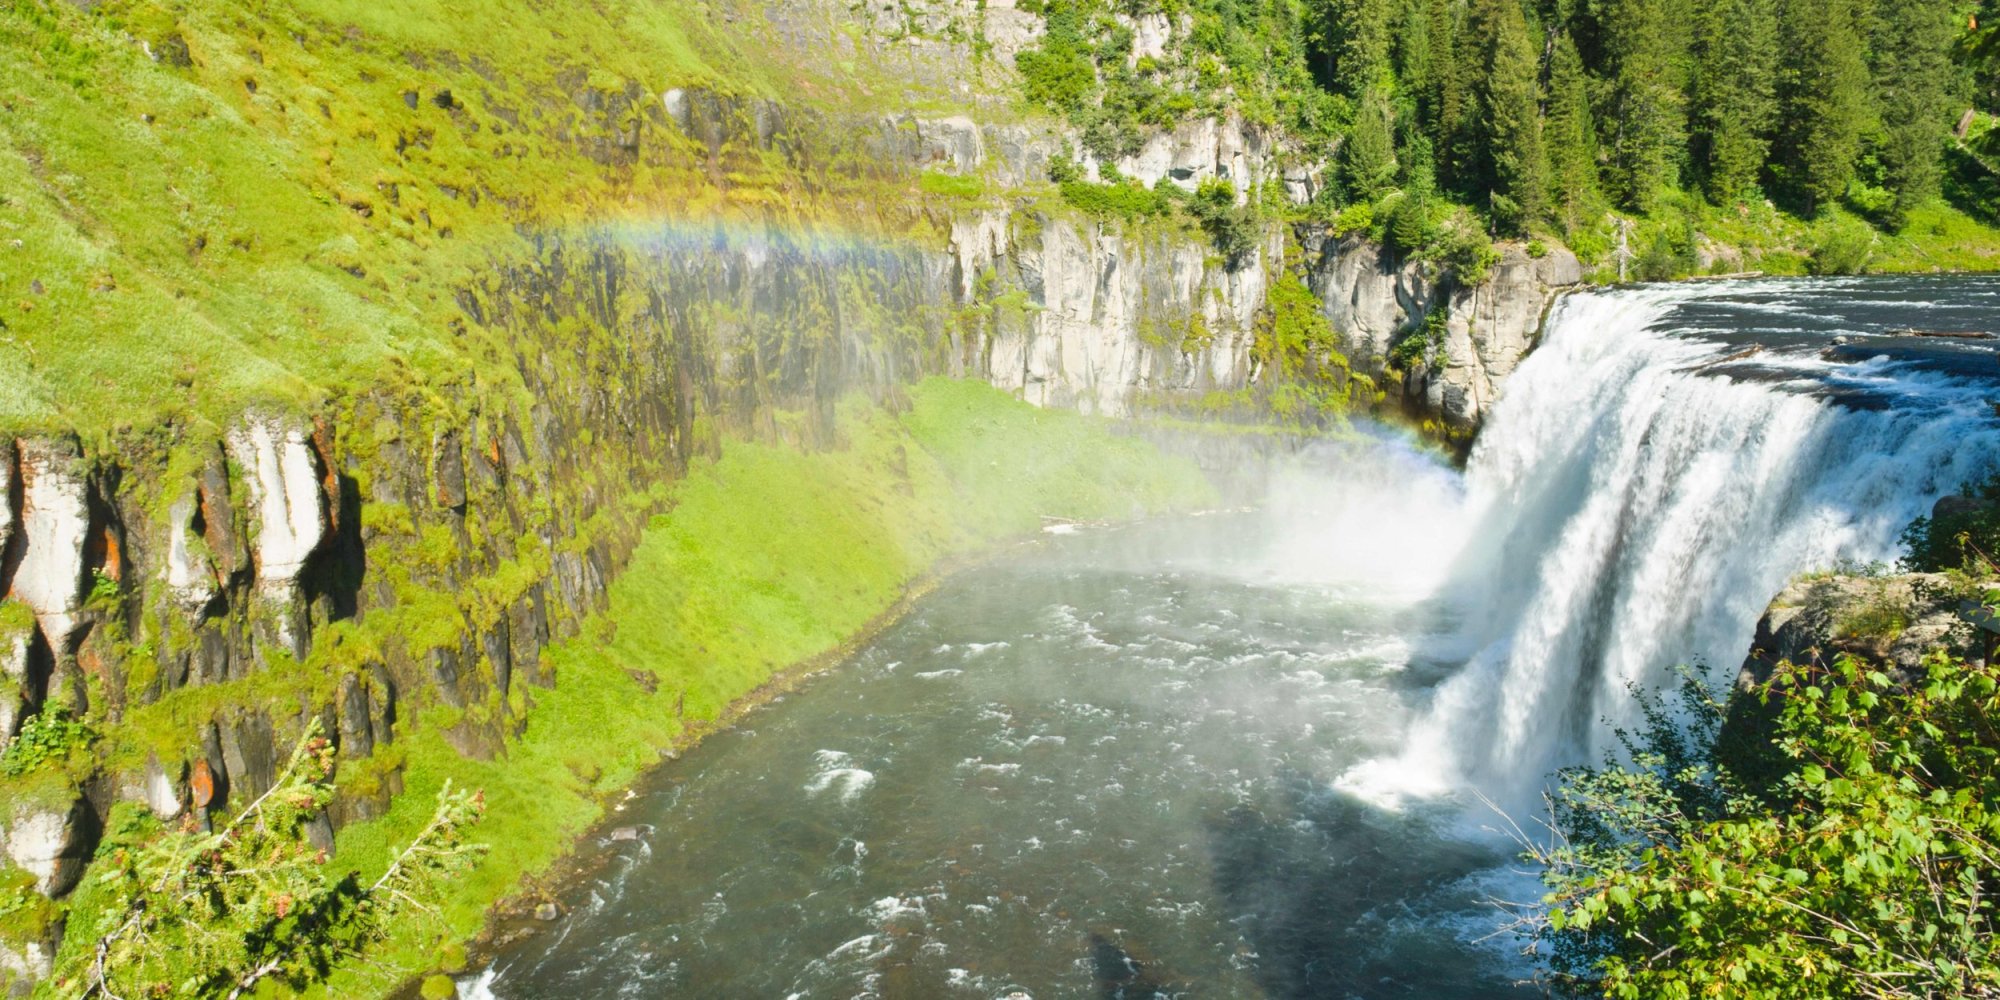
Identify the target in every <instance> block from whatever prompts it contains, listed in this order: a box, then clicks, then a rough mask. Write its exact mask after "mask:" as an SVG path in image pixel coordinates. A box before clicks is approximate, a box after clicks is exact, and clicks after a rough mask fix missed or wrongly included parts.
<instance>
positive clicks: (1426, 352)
mask: <svg viewBox="0 0 2000 1000" xmlns="http://www.w3.org/2000/svg"><path fill="white" fill-rule="evenodd" d="M1450 323H1451V307H1450V306H1448V305H1441V306H1439V307H1437V308H1436V309H1432V310H1431V311H1430V312H1429V313H1426V314H1425V315H1424V321H1423V322H1422V323H1420V324H1418V325H1417V328H1416V329H1415V330H1412V331H1410V332H1409V333H1407V334H1404V335H1403V339H1401V340H1399V341H1397V342H1396V346H1395V347H1393V348H1391V349H1390V351H1389V365H1390V367H1392V368H1394V369H1396V370H1397V371H1404V372H1407V371H1415V370H1416V369H1417V368H1419V367H1429V368H1431V369H1433V370H1435V369H1438V368H1441V367H1443V365H1444V338H1445V333H1446V329H1447V327H1448V326H1449V325H1450Z"/></svg>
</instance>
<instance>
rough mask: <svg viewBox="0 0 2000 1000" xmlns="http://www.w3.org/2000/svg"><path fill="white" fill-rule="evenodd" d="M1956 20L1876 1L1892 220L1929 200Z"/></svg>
mask: <svg viewBox="0 0 2000 1000" xmlns="http://www.w3.org/2000/svg"><path fill="white" fill-rule="evenodd" d="M1959 23H1960V22H1959V20H1958V15H1957V13H1956V12H1955V11H1953V10H1952V8H1951V5H1949V4H1947V3H1943V2H1940V0H1880V3H1879V4H1878V7H1877V10H1876V17H1875V26H1874V27H1875V31H1874V36H1875V37H1874V55H1875V67H1874V69H1875V94H1876V100H1877V102H1878V106H1879V107H1880V108H1881V116H1882V117H1881V121H1882V129H1881V140H1880V142H1881V159H1882V167H1883V172H1884V174H1885V180H1886V181H1887V182H1888V186H1889V188H1890V190H1892V191H1894V192H1895V194H1896V203H1895V209H1894V211H1895V214H1896V215H1897V216H1898V217H1901V216H1903V215H1904V214H1906V213H1907V212H1908V211H1909V210H1910V209H1911V208H1913V207H1915V206H1917V205H1920V204H1922V203H1923V202H1925V201H1928V200H1929V199H1931V198H1932V197H1934V196H1935V195H1936V194H1937V192H1938V180H1939V174H1940V163H1941V158H1942V156H1943V153H1944V146H1945V138H1946V135H1947V132H1948V129H1949V128H1950V127H1951V121H1950V114H1951V108H1950V100H1951V96H1952V89H1953V84H1954V83H1955V68H1954V67H1953V66H1952V62H1951V45H1952V41H1953V38H1954V36H1955V35H1956V34H1957V31H1958V25H1959Z"/></svg>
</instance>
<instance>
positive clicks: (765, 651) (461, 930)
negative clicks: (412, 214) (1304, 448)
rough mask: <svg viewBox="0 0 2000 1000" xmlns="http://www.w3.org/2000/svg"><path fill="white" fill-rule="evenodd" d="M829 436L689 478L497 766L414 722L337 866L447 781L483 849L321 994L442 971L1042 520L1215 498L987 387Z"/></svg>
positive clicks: (1177, 465) (947, 393)
mask: <svg viewBox="0 0 2000 1000" xmlns="http://www.w3.org/2000/svg"><path fill="white" fill-rule="evenodd" d="M837 434H838V438H839V440H838V442H837V443H836V444H835V445H834V447H832V448H830V449H828V450H824V451H809V450H806V449H803V448H799V447H796V446H791V445H785V444H775V443H758V442H748V441H745V442H734V443H731V444H728V445H726V446H725V447H724V449H723V454H722V457H721V458H720V459H719V460H717V461H715V462H713V463H709V464H705V465H701V466H698V467H696V468H695V469H694V470H692V471H691V472H690V474H689V475H688V477H687V478H686V479H685V480H683V481H681V482H680V483H678V484H676V485H675V486H674V488H673V491H672V510H671V513H669V514H667V515H665V516H662V517H660V518H657V519H656V520H655V521H654V522H653V525H652V526H651V527H650V528H649V529H648V530H647V531H646V533H645V536H644V539H643V540H642V541H641V543H640V545H639V547H638V548H637V549H636V550H635V552H634V553H633V556H632V560H631V563H630V565H629V567H628V568H627V570H626V571H625V573H624V574H623V575H622V576H621V577H620V578H619V580H618V581H617V582H615V583H613V584H612V586H611V589H610V603H609V607H608V609H607V610H605V611H604V612H602V613H600V614H597V615H594V616H592V617H590V618H589V619H587V620H586V622H585V624H584V625H583V627H582V629H581V631H580V632H579V634H578V637H577V638H575V639H573V640H569V641H567V642H564V643H561V644H558V645H556V646H554V647H552V648H550V649H549V650H548V651H547V653H546V654H545V664H546V665H547V669H549V670H550V671H551V673H552V674H553V676H554V678H556V679H557V680H558V681H559V683H556V684H555V685H554V686H553V687H548V688H535V689H533V690H532V691H531V692H529V693H528V694H527V698H526V700H527V702H528V704H527V705H526V706H525V710H524V714H523V715H522V717H521V720H520V722H519V723H517V726H518V731H517V733H516V734H515V735H514V737H513V738H511V739H509V740H508V742H507V744H506V747H505V751H504V752H503V753H502V754H500V755H497V756H495V757H494V758H492V759H490V760H477V759H471V758H468V757H465V756H463V755H461V754H458V753H456V752H454V751H453V749H452V748H451V747H450V746H449V745H448V744H447V743H446V737H445V735H444V734H445V733H446V732H447V731H448V730H449V729H450V728H451V726H450V724H449V720H447V719H444V718H442V717H441V716H442V714H445V713H448V712H449V711H450V710H449V709H448V708H446V707H442V706H440V707H433V708H430V709H426V710H425V711H426V712H427V713H436V714H432V715H429V716H428V717H419V718H417V719H414V720H412V724H411V729H412V730H413V731H414V733H415V735H414V736H413V737H412V738H410V739H407V740H399V741H398V743H397V744H396V750H395V753H396V754H398V755H399V756H400V758H401V759H402V761H403V762H404V768H403V777H402V781H403V792H402V794H401V795H399V796H397V798H396V800H395V805H394V806H392V808H391V810H390V811H389V813H388V814H387V815H385V816H384V817H382V818H380V819H378V820H374V821H371V822H367V823H359V824H354V825H350V826H348V827H346V828H343V829H342V830H341V831H340V835H339V840H338V844H339V849H338V851H337V853H336V855H335V863H336V864H343V865H353V866H355V867H356V868H358V870H360V871H361V872H362V874H363V875H364V877H372V876H371V873H372V871H373V868H374V867H375V866H378V865H379V864H381V859H383V858H386V856H387V854H388V850H389V847H390V846H391V845H394V844H396V843H399V842H401V841H402V840H404V839H406V838H407V837H408V836H409V835H410V834H411V833H412V832H413V830H414V829H415V827H416V826H417V825H418V824H420V823H421V822H422V821H423V820H424V819H425V818H426V816H427V808H428V803H429V802H430V800H431V798H432V796H433V795H434V794H435V791H436V789H437V788H438V787H440V786H441V785H442V783H443V782H444V781H445V780H447V779H450V780H451V781H453V782H454V783H456V784H459V785H461V786H465V787H473V788H481V789H484V790H485V792H486V795H487V802H488V809H487V818H486V820H485V821H484V822H483V823H482V824H481V825H480V826H479V827H478V828H476V829H475V831H474V833H473V836H474V837H475V838H476V839H478V840H481V841H483V842H486V843H488V844H490V845H492V850H491V853H490V854H489V855H488V857H487V858H486V859H485V860H484V861H483V862H482V863H481V865H480V866H479V867H478V868H477V869H475V870H474V871H473V872H471V873H469V874H468V876H467V877H465V878H463V879H461V880H459V881H458V882H456V883H455V884H454V885H453V887H452V894H451V895H450V896H449V897H448V898H446V899H445V900H443V901H442V904H441V906H440V907H439V913H438V914H437V916H436V918H435V919H432V918H425V919H422V920H416V921H411V922H409V923H408V924H406V925H404V926H402V927H400V928H399V929H398V931H397V933H395V934H394V935H393V936H392V938H391V940H390V941H389V942H388V944H387V945H386V946H385V947H383V948H381V949H379V950H378V951H376V952H374V953H372V954H371V956H370V958H371V960H372V961H371V962H370V963H367V964H366V967H363V964H362V963H356V964H355V966H354V967H351V968H349V969H348V970H346V971H344V972H343V973H342V974H341V975H340V976H338V977H337V978H335V979H334V980H333V981H331V982H330V983H329V984H328V985H327V986H326V987H325V989H324V993H325V994H326V995H329V996H352V995H356V994H374V993H382V992H386V991H388V990H391V989H393V988H395V987H396V986H397V985H399V984H401V983H405V982H406V981H407V980H408V978H409V977H418V976H423V975H426V974H430V973H434V972H438V971H446V970H449V969H451V967H452V966H453V965H455V964H456V963H457V962H458V961H462V958H460V956H461V955H462V951H461V950H460V948H459V947H458V945H459V942H460V941H462V940H464V939H466V938H468V937H471V936H472V935H474V934H475V933H477V932H478V931H479V930H480V929H481V928H482V927H483V926H484V925H485V921H486V917H487V913H488V910H489V907H491V906H492V905H493V904H494V903H495V902H497V901H499V900H501V899H503V898H505V897H507V896H508V895H509V894H510V893H511V892H513V891H514V890H515V889H516V887H517V886H519V885H520V884H521V879H522V877H523V876H524V875H528V874H530V873H536V872H543V871H547V870H548V869H549V867H550V866H551V865H554V864H556V863H557V862H558V861H559V859H561V858H562V857H563V856H564V855H565V853H566V852H567V851H569V849H570V848H571V846H572V845H573V844H574V843H575V842H576V839H577V838H578V837H579V836H580V835H582V834H584V833H585V832H587V831H588V830H589V829H590V828H591V827H592V825H593V824H595V823H597V822H598V821H599V820H601V819H602V818H603V817H604V816H605V815H606V809H607V807H608V805H609V804H610V802H611V801H612V800H613V799H614V798H615V796H617V795H618V794H619V793H621V792H622V791H623V789H625V788H626V787H627V786H629V785H630V784H631V783H632V782H633V781H634V780H636V779H637V778H639V777H640V776H641V775H642V774H644V773H645V772H646V771H647V769H648V768H650V767H651V766H653V765H654V764H656V763H657V762H658V761H659V760H660V759H661V756H662V754H663V753H671V752H676V751H677V750H679V749H683V748H685V747H686V746H687V745H689V743H690V742H691V741H692V740H694V739H698V738H699V737H700V736H701V735H703V734H705V733H709V732H712V731H714V728H715V727H716V726H718V725H726V724H727V720H728V719H729V718H731V717H732V713H733V712H740V711H741V710H742V709H744V708H745V707H747V706H748V705H751V704H754V703H756V701H757V700H758V699H759V698H760V697H768V696H769V695H771V694H774V693H776V692H777V691H778V690H780V689H782V686H783V685H784V684H785V683H788V682H791V681H795V680H796V679H797V678H798V677H800V676H803V675H804V674H806V673H809V672H810V671H811V670H812V669H814V668H815V667H816V666H824V665H826V664H828V663H831V662H837V660H838V657H839V655H840V651H841V650H842V649H845V648H848V647H849V646H851V644H852V643H854V642H855V641H857V638H856V637H857V636H864V635H865V634H867V633H868V632H869V630H870V629H871V627H879V626H880V625H882V624H885V623H886V622H887V621H888V620H891V619H892V617H893V612H894V609H895V607H896V606H898V603H899V602H900V601H902V600H904V599H906V598H907V597H908V596H909V595H910V593H911V589H912V588H913V587H917V586H920V584H921V581H922V580H923V579H925V578H926V577H927V576H928V575H930V574H932V573H933V572H935V571H936V570H937V569H938V568H939V567H941V566H944V565H946V564H948V563H950V562H951V561H952V560H956V559H961V558H965V557H968V556H970V555H972V554H974V553H977V552H979V551H982V550H984V549H987V548H989V547H991V546H993V545H996V544H998V543H1000V542H1002V541H1004V540H1005V539H1008V538H1013V537H1019V536H1021V535H1024V534H1026V533H1029V532H1032V531H1034V530H1036V529H1037V528H1038V526H1039V525H1040V523H1041V517H1042V516H1043V515H1056V516H1063V517H1073V518H1078V519H1113V518H1125V517H1131V516H1137V515H1143V514H1147V513H1157V512H1163V511H1169V510H1184V509H1191V508H1197V507H1202V506H1206V505H1208V504H1210V503H1211V502H1212V501H1213V497H1214V493H1213V490H1212V488H1211V487H1210V486H1209V485H1208V483H1207V482H1206V480H1205V479H1204V478H1203V477H1202V476H1201V474H1200V472H1199V471H1198V470H1197V469H1196V468H1195V467H1194V465H1193V463H1191V462H1188V461H1186V460H1183V459H1178V458H1172V457H1169V456H1166V455H1164V454H1163V453H1161V452H1159V451H1158V450H1157V449H1155V448H1153V447H1152V446H1151V445H1148V444H1145V443H1143V442H1140V441H1136V440H1134V439H1131V438H1127V437H1120V436H1116V435H1113V434H1111V433H1110V432H1109V430H1108V429H1107V428H1106V427H1105V426H1104V425H1103V424H1101V423H1100V422H1097V421H1093V420H1091V419H1089V418H1086V417H1082V416H1078V415H1075V414H1071V413H1066V412H1049V411H1040V410H1035V409H1033V408H1031V407H1028V406H1027V405H1026V404H1023V403H1020V402H1018V401H1015V400H1013V399H1010V398H1009V397H1007V396H1006V395H1005V394H1004V393H1001V392H999V391H997V390H994V389H992V388H990V387H987V386H984V385H979V384H974V383H964V382H953V381H949V380H931V381H927V382H924V383H921V384H919V385H917V386H915V387H913V389H912V390H911V393H910V400H909V406H908V408H907V409H906V410H904V411H903V412H901V413H892V412H890V411H889V410H887V409H884V408H881V407H877V406H874V405H872V404H870V403H868V402H866V401H865V400H861V399H858V398H850V399H849V400H847V401H846V402H845V403H843V404H842V407H841V410H840V414H839V418H838V423H837ZM774 685H775V686H774Z"/></svg>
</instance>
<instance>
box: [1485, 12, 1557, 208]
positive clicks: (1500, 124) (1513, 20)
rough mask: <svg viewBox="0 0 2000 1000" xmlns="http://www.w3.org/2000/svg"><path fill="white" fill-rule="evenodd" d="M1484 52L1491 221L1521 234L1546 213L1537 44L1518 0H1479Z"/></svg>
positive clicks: (1546, 189) (1546, 180) (1545, 162)
mask: <svg viewBox="0 0 2000 1000" xmlns="http://www.w3.org/2000/svg"><path fill="white" fill-rule="evenodd" d="M1480 21H1481V31H1480V34H1481V36H1482V39H1481V40H1482V42H1483V43H1484V44H1485V45H1486V46H1488V48H1487V51H1486V64H1485V67H1484V68H1485V71H1486V72H1485V80H1484V81H1483V84H1484V86H1482V88H1481V94H1480V106H1481V110H1482V111H1483V112H1484V113H1485V117H1486V120H1485V126H1486V143H1485V145H1486V156H1487V159H1488V162H1489V163H1490V165H1491V171H1492V172H1491V178H1490V181H1491V185H1492V187H1491V192H1492V194H1491V203H1492V206H1493V217H1494V221H1495V222H1497V223H1498V224H1499V225H1500V227H1501V228H1502V229H1505V230H1508V231H1511V232H1514V233H1525V232H1526V231H1527V230H1528V228H1529V227H1530V226H1533V225H1535V224H1536V223H1539V222H1541V221H1543V220H1544V219H1545V218H1546V217H1547V215H1548V189H1549V177H1548V174H1549V170H1548V157H1547V154H1546V152H1545V151H1544V149H1543V145H1542V117H1541V102H1540V94H1541V90H1540V87H1539V86H1538V84H1537V80H1538V78H1539V76H1540V73H1539V48H1538V46H1536V44H1535V40H1534V38H1533V37H1532V36H1530V34H1529V32H1528V22H1527V19H1526V18H1525V17H1524V16H1523V15H1522V13H1521V5H1520V2H1519V0H1482V9H1481V12H1480Z"/></svg>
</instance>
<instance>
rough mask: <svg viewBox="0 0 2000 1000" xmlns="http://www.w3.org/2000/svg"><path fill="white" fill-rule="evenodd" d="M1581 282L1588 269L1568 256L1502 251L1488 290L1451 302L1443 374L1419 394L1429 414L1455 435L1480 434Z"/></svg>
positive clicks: (1424, 383)
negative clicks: (1561, 302)
mask: <svg viewBox="0 0 2000 1000" xmlns="http://www.w3.org/2000/svg"><path fill="white" fill-rule="evenodd" d="M1582 280H1583V266H1582V265H1581V264H1580V263H1578V261H1577V259H1576V256H1575V255H1574V254H1572V253H1570V252H1569V251H1568V250H1565V249H1562V248H1560V247H1557V248H1554V249H1552V250H1550V251H1548V252H1547V253H1546V254H1545V255H1543V256H1542V257H1540V258H1535V257H1531V256H1529V255H1528V252H1527V251H1526V250H1525V249H1523V248H1521V247H1519V246H1506V247H1503V248H1501V253H1500V261H1499V263H1497V264H1495V265H1494V266H1493V269H1492V272H1491V274H1490V275H1489V276H1488V278H1487V280H1486V281H1485V282H1484V283H1482V284H1480V285H1478V286H1476V287H1473V288H1463V289H1459V290H1458V291H1457V292H1455V293H1453V295H1452V297H1451V317H1450V322H1448V323H1447V324H1446V326H1445V342H1444V356H1445V357H1444V366H1443V368H1442V369H1441V370H1438V371H1432V372H1428V373H1426V375H1425V377H1424V378H1423V379H1422V380H1421V382H1420V386H1413V388H1418V387H1420V390H1421V393H1422V396H1421V398H1422V400H1423V407H1424V410H1425V411H1426V412H1428V413H1433V414H1436V415H1438V416H1439V417H1441V418H1442V419H1443V420H1444V422H1445V425H1446V426H1448V427H1451V428H1453V429H1455V430H1459V431H1470V430H1473V429H1475V428H1477V427H1478V426H1479V423H1480V421H1481V420H1483V419H1484V418H1485V415H1486V412H1487V411H1488V410H1490V409H1492V407H1493V404H1494V403H1495V402H1498V401H1499V399H1500V393H1501V391H1502V389H1503V388H1504V387H1505V385H1506V383H1507V379H1508V377H1509V376H1511V375H1513V374H1514V370H1515V369H1516V368H1518V367H1520V364H1521V360H1522V359H1523V358H1526V357H1527V356H1528V352H1529V351H1531V350H1533V349H1534V346H1535V341H1536V339H1537V338H1539V337H1540V336H1541V331H1542V318H1543V317H1544V316H1546V315H1547V314H1548V310H1549V306H1550V305H1552V304H1554V302H1555V298H1556V296H1557V295H1558V294H1560V293H1561V291H1562V290H1563V289H1564V288H1567V287H1570V286H1572V285H1576V284H1578V283H1580V282H1581V281H1582Z"/></svg>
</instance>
